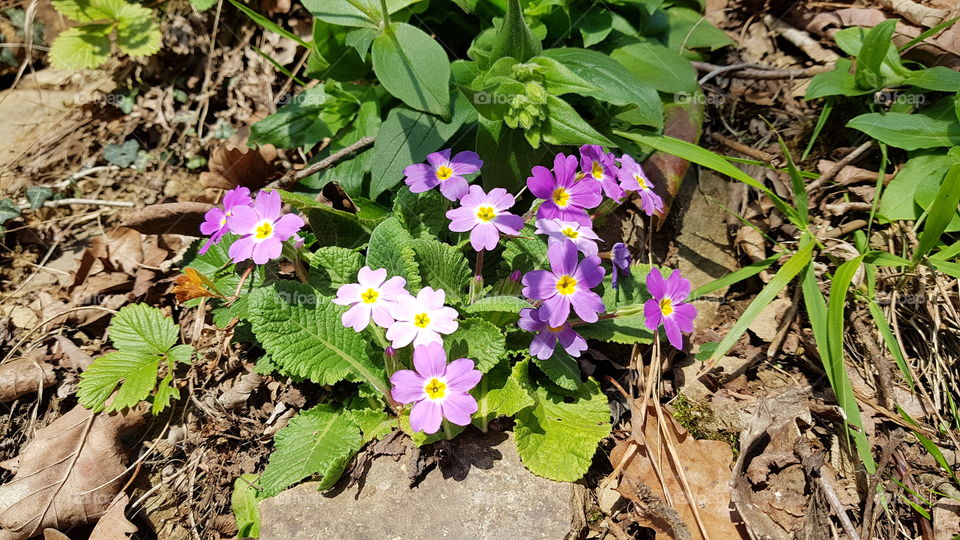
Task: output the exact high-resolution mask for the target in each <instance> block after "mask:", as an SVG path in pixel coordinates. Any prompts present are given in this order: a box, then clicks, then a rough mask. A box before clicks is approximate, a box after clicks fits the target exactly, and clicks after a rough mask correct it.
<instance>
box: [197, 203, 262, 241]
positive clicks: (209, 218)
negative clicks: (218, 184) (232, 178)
mask: <svg viewBox="0 0 960 540" xmlns="http://www.w3.org/2000/svg"><path fill="white" fill-rule="evenodd" d="M251 203H253V200H252V199H250V190H249V189H247V188H245V187H243V186H240V187H236V188H233V189H231V190H230V191H228V192H227V193H226V194H225V195H224V196H223V208H211V209H210V210H207V213H206V214H204V216H203V218H204V219H205V221H204V222H203V223H202V224H200V232H202V233H203V234H205V235H207V236H209V237H210V238H209V239H208V240H207V241H206V242H204V244H203V246H202V247H201V248H200V250H199V251H198V253H200V254H201V255H203V254H204V253H206V252H207V250H208V249H210V246H214V245H216V244H219V243H220V240H221V239H222V238H223V235H225V234H227V233H228V232H229V231H230V227H228V226H227V218H229V217H230V216H232V215H233V209H234V208H235V207H238V206H250V204H251Z"/></svg>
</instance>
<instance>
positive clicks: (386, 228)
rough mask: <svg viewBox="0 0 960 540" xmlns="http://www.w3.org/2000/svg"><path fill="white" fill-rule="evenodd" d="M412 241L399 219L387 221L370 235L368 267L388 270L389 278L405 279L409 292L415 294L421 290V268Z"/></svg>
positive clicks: (393, 218)
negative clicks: (399, 277) (398, 277)
mask: <svg viewBox="0 0 960 540" xmlns="http://www.w3.org/2000/svg"><path fill="white" fill-rule="evenodd" d="M412 241H413V238H411V237H410V233H408V232H407V231H406V229H404V228H403V226H401V225H400V222H399V221H398V220H397V218H395V217H391V218H388V219H386V220H385V221H383V222H382V223H380V224H379V225H377V228H376V229H374V230H373V232H372V233H371V234H370V247H369V248H367V266H369V267H370V268H371V269H373V270H377V269H378V268H386V269H387V274H388V275H389V276H391V277H392V276H401V277H403V278H404V279H406V280H407V290H408V291H410V292H411V293H414V294H415V293H416V291H418V290H419V289H420V267H419V264H418V263H417V256H416V252H415V251H414V249H413V245H412Z"/></svg>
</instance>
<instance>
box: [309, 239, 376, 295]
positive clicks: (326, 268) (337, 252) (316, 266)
mask: <svg viewBox="0 0 960 540" xmlns="http://www.w3.org/2000/svg"><path fill="white" fill-rule="evenodd" d="M309 262H310V284H311V285H313V286H314V287H316V288H317V290H318V291H320V292H321V293H323V294H325V295H327V296H333V295H335V294H336V293H337V289H338V288H340V286H341V285H346V284H347V283H356V281H357V273H358V272H359V271H360V268H361V267H363V255H361V254H360V253H358V252H357V251H354V250H352V249H346V248H342V247H337V246H327V247H322V248H320V249H318V250H317V251H315V252H314V253H312V254H311V255H310V258H309Z"/></svg>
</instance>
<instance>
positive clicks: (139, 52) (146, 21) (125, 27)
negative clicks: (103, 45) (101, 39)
mask: <svg viewBox="0 0 960 540" xmlns="http://www.w3.org/2000/svg"><path fill="white" fill-rule="evenodd" d="M117 19H119V24H118V25H117V47H119V48H120V50H121V51H123V52H125V53H127V54H129V55H130V56H132V57H134V58H139V57H144V56H150V55H151V54H155V53H156V52H157V51H159V50H160V45H161V44H162V43H163V34H162V33H161V32H160V25H159V24H158V23H157V21H156V20H155V18H154V14H153V10H150V9H147V8H145V7H143V6H141V5H140V4H125V5H124V6H123V8H121V9H120V12H119V13H118V14H117Z"/></svg>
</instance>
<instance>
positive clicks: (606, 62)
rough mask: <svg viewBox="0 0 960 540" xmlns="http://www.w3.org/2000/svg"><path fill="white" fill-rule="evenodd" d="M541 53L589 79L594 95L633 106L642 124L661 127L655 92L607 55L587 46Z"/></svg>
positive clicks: (613, 102) (661, 112) (661, 111)
mask: <svg viewBox="0 0 960 540" xmlns="http://www.w3.org/2000/svg"><path fill="white" fill-rule="evenodd" d="M543 54H544V56H545V57H547V58H552V59H554V60H556V61H558V62H560V63H561V64H563V65H565V66H567V67H568V68H570V70H571V71H573V72H574V73H575V74H577V75H578V76H579V77H580V78H582V79H584V80H586V81H588V82H590V83H591V84H593V85H594V86H595V87H597V91H596V92H595V93H594V94H593V97H594V98H596V99H597V100H598V101H606V102H609V103H612V104H613V105H620V106H625V105H636V111H637V118H639V119H640V120H641V122H642V125H648V126H653V127H654V128H657V129H661V128H663V105H662V103H661V101H660V96H659V95H658V94H657V91H656V90H655V89H654V88H653V87H652V86H649V85H647V84H644V83H642V82H640V80H639V79H638V78H637V77H636V76H634V75H633V73H631V72H630V71H629V70H628V69H627V68H625V67H623V65H622V64H620V63H619V62H617V61H616V60H614V59H613V58H610V57H609V56H607V55H606V54H603V53H601V52H598V51H591V50H587V49H573V48H561V49H548V50H546V51H544V53H543Z"/></svg>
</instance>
